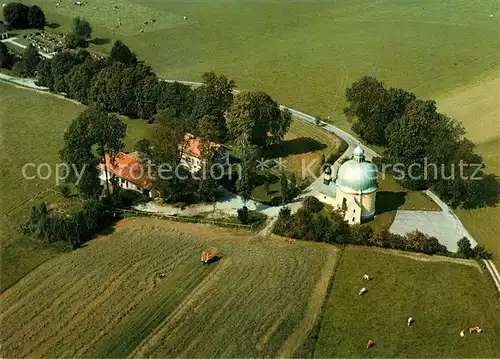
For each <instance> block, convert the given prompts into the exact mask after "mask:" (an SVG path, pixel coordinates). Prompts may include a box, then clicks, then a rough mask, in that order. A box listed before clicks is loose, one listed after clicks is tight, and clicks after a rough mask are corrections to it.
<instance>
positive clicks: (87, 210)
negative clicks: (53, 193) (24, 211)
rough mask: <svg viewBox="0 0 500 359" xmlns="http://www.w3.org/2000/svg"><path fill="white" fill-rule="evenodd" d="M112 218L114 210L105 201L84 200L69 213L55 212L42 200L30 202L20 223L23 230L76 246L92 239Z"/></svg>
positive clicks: (52, 241) (49, 241) (55, 241)
mask: <svg viewBox="0 0 500 359" xmlns="http://www.w3.org/2000/svg"><path fill="white" fill-rule="evenodd" d="M112 220H113V213H112V212H111V210H110V208H109V207H108V206H107V205H106V204H105V202H104V201H99V200H90V201H85V202H84V204H83V208H82V209H80V210H77V211H74V212H73V213H71V214H70V215H58V214H56V213H53V212H52V211H50V210H49V209H48V208H47V205H46V204H45V203H41V204H40V205H38V206H33V208H32V210H31V215H30V217H29V218H28V220H27V221H26V223H25V224H24V225H23V231H24V233H25V234H28V235H31V236H32V237H33V238H36V239H38V240H41V241H44V242H47V243H51V244H54V243H61V242H63V243H68V244H69V245H70V246H71V248H73V249H75V248H78V247H79V246H81V245H82V244H83V243H85V242H86V241H88V240H90V239H92V238H93V237H94V236H95V235H96V234H97V233H98V232H99V231H101V230H102V229H103V228H105V227H106V226H107V225H108V224H109V223H110V222H111V221H112Z"/></svg>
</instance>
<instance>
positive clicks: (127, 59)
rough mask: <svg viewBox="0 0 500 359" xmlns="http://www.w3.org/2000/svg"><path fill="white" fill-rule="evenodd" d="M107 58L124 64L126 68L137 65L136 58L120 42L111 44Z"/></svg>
mask: <svg viewBox="0 0 500 359" xmlns="http://www.w3.org/2000/svg"><path fill="white" fill-rule="evenodd" d="M109 58H110V59H111V60H112V61H119V62H121V63H124V64H125V65H127V66H131V65H132V66H135V65H136V64H137V57H136V56H135V54H134V53H133V52H132V51H130V49H129V48H128V46H127V45H125V44H124V43H123V42H121V41H120V40H117V41H115V43H114V44H113V47H112V48H111V51H110V52H109Z"/></svg>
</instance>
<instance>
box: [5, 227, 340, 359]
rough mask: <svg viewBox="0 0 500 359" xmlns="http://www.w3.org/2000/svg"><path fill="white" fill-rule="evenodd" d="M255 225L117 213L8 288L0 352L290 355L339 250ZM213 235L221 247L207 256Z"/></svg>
mask: <svg viewBox="0 0 500 359" xmlns="http://www.w3.org/2000/svg"><path fill="white" fill-rule="evenodd" d="M250 235H251V233H250V232H249V233H247V232H229V231H227V230H223V229H218V228H211V227H205V226H201V225H187V224H182V223H171V222H166V221H162V220H153V219H127V220H123V221H122V222H119V224H118V226H117V228H115V232H114V233H112V234H111V235H109V236H103V237H100V238H98V239H96V240H94V241H92V242H90V243H89V244H88V245H87V246H85V247H84V248H81V249H79V250H77V251H74V252H72V253H65V254H61V255H59V256H57V257H55V258H54V259H52V260H50V261H48V262H46V263H44V264H42V265H41V266H40V267H39V268H37V269H36V270H35V271H33V272H31V273H30V274H28V275H27V276H26V277H24V278H23V279H22V280H21V281H19V282H18V283H16V284H15V285H14V286H12V287H11V288H9V289H8V290H7V291H6V292H5V293H4V294H3V298H2V312H1V315H0V319H1V321H2V329H1V330H0V341H1V342H2V349H1V350H2V353H1V354H2V356H3V357H51V358H54V357H125V356H133V357H138V356H154V357H167V356H168V357H180V356H183V357H241V356H245V357H248V356H252V357H256V356H278V355H285V356H290V354H291V352H293V350H294V348H296V347H298V345H300V343H301V342H302V341H303V340H304V339H305V338H306V337H307V334H308V331H310V330H311V329H312V327H313V326H314V323H315V317H316V314H317V313H318V312H319V310H320V307H321V303H322V300H323V297H324V295H325V294H326V288H327V286H328V282H329V279H330V276H331V275H332V273H333V268H334V263H335V260H336V257H337V253H338V250H337V249H336V248H335V247H334V246H329V245H326V244H315V243H307V242H296V243H294V244H288V243H286V242H285V241H284V240H283V239H261V238H251V237H249V236H250ZM209 246H215V247H217V248H218V249H219V250H220V251H221V252H222V254H223V256H224V257H223V259H222V260H220V261H219V262H217V263H214V264H211V265H202V263H201V261H200V254H201V251H202V250H204V249H205V248H206V247H209ZM163 274H164V275H165V277H163V278H162V275H163Z"/></svg>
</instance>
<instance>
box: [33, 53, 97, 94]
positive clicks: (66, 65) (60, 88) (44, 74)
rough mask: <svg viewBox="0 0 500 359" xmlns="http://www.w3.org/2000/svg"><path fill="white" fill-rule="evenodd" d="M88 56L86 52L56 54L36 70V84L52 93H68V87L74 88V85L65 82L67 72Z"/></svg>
mask: <svg viewBox="0 0 500 359" xmlns="http://www.w3.org/2000/svg"><path fill="white" fill-rule="evenodd" d="M89 57H90V54H89V53H88V52H87V51H79V52H77V53H72V52H69V51H62V52H58V53H57V54H56V55H55V56H54V57H53V58H51V59H50V60H43V63H42V65H41V66H39V68H38V73H37V77H38V84H39V85H41V86H46V87H48V88H49V90H50V91H53V92H59V93H61V92H65V93H68V90H69V86H71V87H72V88H75V86H76V85H75V84H70V83H69V82H68V81H67V80H68V77H67V75H68V74H69V72H70V71H71V70H72V69H73V68H74V67H76V66H77V65H79V64H81V63H82V62H84V61H85V59H86V58H89ZM79 91H82V89H79Z"/></svg>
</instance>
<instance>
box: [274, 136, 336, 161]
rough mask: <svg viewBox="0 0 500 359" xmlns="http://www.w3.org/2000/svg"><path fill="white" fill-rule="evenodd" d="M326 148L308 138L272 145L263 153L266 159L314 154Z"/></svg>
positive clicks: (322, 144)
mask: <svg viewBox="0 0 500 359" xmlns="http://www.w3.org/2000/svg"><path fill="white" fill-rule="evenodd" d="M326 147H327V146H326V145H325V144H324V143H321V142H319V141H317V140H315V139H312V138H309V137H300V138H294V139H292V140H288V141H283V142H281V143H279V144H276V145H272V146H270V147H269V149H268V150H267V151H266V152H265V157H266V158H278V157H287V156H291V155H298V154H301V153H307V152H314V151H319V150H323V149H325V148H326Z"/></svg>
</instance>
